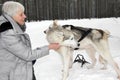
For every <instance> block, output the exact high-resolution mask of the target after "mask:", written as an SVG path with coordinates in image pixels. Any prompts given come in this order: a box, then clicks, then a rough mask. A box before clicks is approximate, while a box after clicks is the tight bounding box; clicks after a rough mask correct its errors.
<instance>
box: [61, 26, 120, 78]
mask: <svg viewBox="0 0 120 80" xmlns="http://www.w3.org/2000/svg"><path fill="white" fill-rule="evenodd" d="M62 27H63V28H64V29H67V30H70V31H72V32H73V34H74V35H75V39H76V40H77V41H78V42H79V43H80V48H79V49H85V50H86V52H87V54H88V55H89V57H90V58H91V60H92V64H91V66H89V68H92V67H94V65H95V64H96V58H95V53H96V52H98V53H99V55H100V56H99V61H100V62H101V63H102V64H103V65H104V66H103V68H102V69H105V68H106V65H107V63H109V64H110V65H111V66H112V67H113V68H114V70H115V71H116V73H117V74H118V78H119V80H120V69H119V67H118V65H117V64H116V63H115V61H114V60H113V58H112V56H111V54H110V50H109V44H108V37H109V35H110V33H109V32H108V31H107V30H101V29H93V28H84V27H76V26H73V25H63V26H62Z"/></svg>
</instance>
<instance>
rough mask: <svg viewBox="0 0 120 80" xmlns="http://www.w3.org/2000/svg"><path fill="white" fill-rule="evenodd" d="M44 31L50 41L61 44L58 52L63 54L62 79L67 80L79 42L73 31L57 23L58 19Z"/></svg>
mask: <svg viewBox="0 0 120 80" xmlns="http://www.w3.org/2000/svg"><path fill="white" fill-rule="evenodd" d="M44 32H45V33H46V38H47V40H48V42H49V43H59V44H60V45H61V47H60V48H59V49H58V50H57V52H58V53H59V54H60V55H61V59H62V62H63V77H62V80H66V79H67V76H68V73H69V68H70V67H72V62H73V60H72V56H73V54H72V53H73V51H74V49H75V48H78V47H79V44H78V42H77V41H76V40H75V39H74V35H73V33H72V32H71V31H69V30H66V29H63V28H62V27H61V26H59V25H57V22H56V21H54V22H53V24H52V25H51V26H50V27H49V29H47V30H45V31H44Z"/></svg>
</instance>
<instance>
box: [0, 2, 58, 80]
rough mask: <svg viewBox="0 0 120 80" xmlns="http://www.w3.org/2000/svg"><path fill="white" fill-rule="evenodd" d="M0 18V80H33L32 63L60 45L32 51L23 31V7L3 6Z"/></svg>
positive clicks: (12, 3)
mask: <svg viewBox="0 0 120 80" xmlns="http://www.w3.org/2000/svg"><path fill="white" fill-rule="evenodd" d="M2 13H3V14H2V15H1V16H0V80H33V64H32V61H34V60H36V59H38V58H40V57H43V56H45V55H48V54H49V50H50V49H54V50H57V49H58V48H59V47H60V45H59V44H58V43H52V44H49V45H46V46H43V47H38V48H36V49H35V50H32V48H31V43H30V39H29V36H28V34H26V33H24V31H25V18H26V16H25V14H24V6H23V5H22V4H20V3H18V2H14V1H7V2H5V3H4V4H3V7H2Z"/></svg>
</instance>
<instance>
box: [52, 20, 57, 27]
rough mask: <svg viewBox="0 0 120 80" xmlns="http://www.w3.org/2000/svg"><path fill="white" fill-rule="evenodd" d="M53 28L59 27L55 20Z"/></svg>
mask: <svg viewBox="0 0 120 80" xmlns="http://www.w3.org/2000/svg"><path fill="white" fill-rule="evenodd" d="M53 27H54V28H56V27H58V23H57V20H54V21H53Z"/></svg>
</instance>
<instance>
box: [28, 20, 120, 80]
mask: <svg viewBox="0 0 120 80" xmlns="http://www.w3.org/2000/svg"><path fill="white" fill-rule="evenodd" d="M51 23H52V20H50V21H48V20H45V21H40V22H39V21H38V22H26V25H27V33H28V34H29V35H30V38H31V42H32V47H33V49H34V48H36V47H38V46H43V45H47V44H48V42H47V40H46V38H45V34H44V33H43V31H44V30H45V29H47V28H48V27H49V25H50V24H51ZM58 23H59V24H61V25H63V24H73V25H76V26H82V27H91V28H101V29H107V30H109V31H110V33H111V35H112V36H113V37H110V38H109V43H110V51H111V54H112V56H113V58H114V60H115V61H116V62H117V63H118V64H119V66H120V63H119V62H120V49H119V48H120V18H101V19H80V20H78V19H70V20H58ZM77 54H83V55H84V56H85V59H86V60H88V61H90V59H89V57H88V56H87V54H86V52H85V51H84V50H83V51H75V52H74V54H73V57H74V58H75V57H76V55H77ZM97 57H98V56H97V55H96V58H97ZM100 66H101V65H100V64H99V63H97V64H96V66H95V67H94V68H93V69H87V68H86V66H84V67H83V68H81V67H80V64H79V63H75V64H73V67H72V68H71V69H70V71H69V76H68V80H117V78H116V77H117V74H116V73H115V71H114V70H113V68H112V67H111V66H109V65H108V68H107V70H100V69H99V68H100ZM34 69H35V75H36V78H37V80H61V78H62V72H61V69H62V62H61V58H60V55H59V54H58V53H56V52H55V51H52V50H51V51H50V55H48V56H45V57H43V58H40V59H38V60H37V62H36V64H35V65H34Z"/></svg>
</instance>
